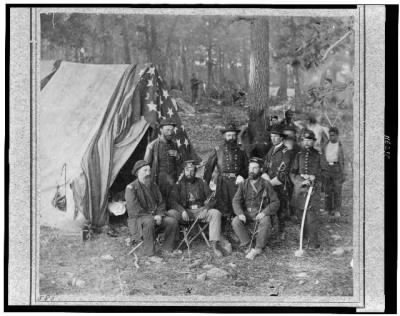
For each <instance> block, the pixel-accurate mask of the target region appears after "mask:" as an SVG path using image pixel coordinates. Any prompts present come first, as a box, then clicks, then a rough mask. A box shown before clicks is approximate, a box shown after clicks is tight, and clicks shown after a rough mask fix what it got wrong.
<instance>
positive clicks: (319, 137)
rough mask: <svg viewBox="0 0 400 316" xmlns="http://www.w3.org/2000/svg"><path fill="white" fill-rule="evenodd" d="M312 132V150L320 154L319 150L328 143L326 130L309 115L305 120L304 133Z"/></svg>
mask: <svg viewBox="0 0 400 316" xmlns="http://www.w3.org/2000/svg"><path fill="white" fill-rule="evenodd" d="M307 130H308V131H312V132H313V133H314V135H315V143H314V148H315V149H316V150H318V151H319V152H321V148H322V147H323V146H325V144H326V143H327V142H328V139H329V135H328V133H327V128H326V127H324V126H322V125H321V124H319V123H318V121H317V119H316V118H315V116H314V115H312V114H310V115H309V116H308V119H307V125H306V128H305V131H307ZM303 133H304V132H303Z"/></svg>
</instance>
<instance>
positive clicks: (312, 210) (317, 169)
mask: <svg viewBox="0 0 400 316" xmlns="http://www.w3.org/2000/svg"><path fill="white" fill-rule="evenodd" d="M315 140H316V137H315V134H314V132H313V131H308V130H306V131H304V133H303V148H302V150H301V151H300V152H299V153H297V155H296V157H295V159H294V161H293V164H292V168H291V170H290V178H291V180H292V182H293V184H294V193H293V204H294V205H295V207H296V209H297V211H298V214H299V218H301V216H302V211H303V209H304V207H305V203H306V198H307V193H308V190H309V188H310V186H311V185H313V192H312V195H311V198H310V202H309V205H308V209H307V215H306V220H305V226H304V238H305V239H306V240H307V239H308V241H309V243H310V246H311V247H314V248H319V246H320V245H319V240H318V225H319V220H318V210H319V204H320V191H321V163H322V162H321V160H322V159H323V158H322V156H321V154H320V153H319V152H318V151H317V150H316V149H315V148H314V142H315Z"/></svg>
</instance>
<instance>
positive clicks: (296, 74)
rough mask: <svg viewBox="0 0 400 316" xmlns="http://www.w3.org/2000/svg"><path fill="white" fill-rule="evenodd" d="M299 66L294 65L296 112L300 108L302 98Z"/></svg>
mask: <svg viewBox="0 0 400 316" xmlns="http://www.w3.org/2000/svg"><path fill="white" fill-rule="evenodd" d="M299 66H300V65H299V64H297V63H295V65H293V77H294V78H293V83H294V109H295V111H298V110H299V106H300V98H301V96H300V95H301V89H300V80H299V77H300V76H299Z"/></svg>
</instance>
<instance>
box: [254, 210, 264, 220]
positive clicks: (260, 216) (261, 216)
mask: <svg viewBox="0 0 400 316" xmlns="http://www.w3.org/2000/svg"><path fill="white" fill-rule="evenodd" d="M264 216H265V214H264V213H263V212H261V213H260V214H258V215H257V216H256V220H257V221H260V220H261V219H263V218H264Z"/></svg>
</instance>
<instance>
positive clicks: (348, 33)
mask: <svg viewBox="0 0 400 316" xmlns="http://www.w3.org/2000/svg"><path fill="white" fill-rule="evenodd" d="M352 32H353V31H352V30H350V31H348V32H347V33H346V34H344V35H343V36H342V37H341V38H339V39H338V40H337V41H336V42H335V43H333V44H332V45H331V46H330V47H329V48H328V49H327V50H326V52H325V54H324V56H323V57H322V59H321V61H323V60H324V59H325V58H326V57H328V54H329V52H330V51H331V50H332V49H334V48H335V47H336V46H337V45H339V44H340V42H341V41H343V40H344V39H345V38H346V37H347V36H349V35H350V34H351V33H352Z"/></svg>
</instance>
